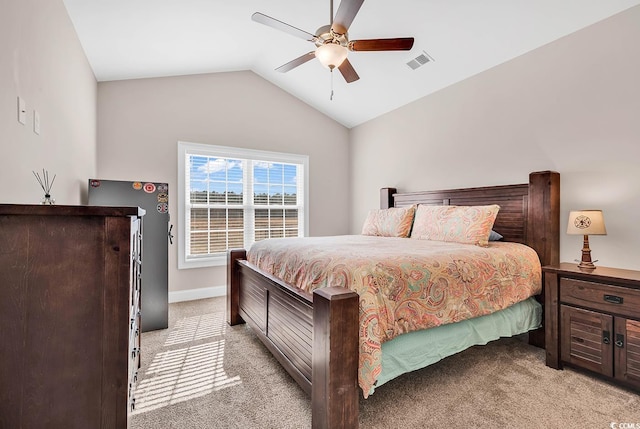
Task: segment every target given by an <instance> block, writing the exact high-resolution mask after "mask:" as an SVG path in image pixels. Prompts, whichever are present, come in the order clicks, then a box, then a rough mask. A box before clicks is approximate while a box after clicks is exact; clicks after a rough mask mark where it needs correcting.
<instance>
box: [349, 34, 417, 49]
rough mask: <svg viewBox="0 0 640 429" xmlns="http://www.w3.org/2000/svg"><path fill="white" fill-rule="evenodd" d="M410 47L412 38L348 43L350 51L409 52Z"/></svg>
mask: <svg viewBox="0 0 640 429" xmlns="http://www.w3.org/2000/svg"><path fill="white" fill-rule="evenodd" d="M412 47H413V37H399V38H396V39H368V40H353V41H351V42H350V43H349V49H350V50H352V51H409V50H410V49H411V48H412Z"/></svg>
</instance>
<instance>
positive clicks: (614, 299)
mask: <svg viewBox="0 0 640 429" xmlns="http://www.w3.org/2000/svg"><path fill="white" fill-rule="evenodd" d="M604 300H605V302H608V303H611V304H622V303H623V302H624V298H622V297H621V296H616V295H605V296H604Z"/></svg>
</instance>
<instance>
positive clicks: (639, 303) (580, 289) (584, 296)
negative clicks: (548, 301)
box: [560, 277, 640, 318]
mask: <svg viewBox="0 0 640 429" xmlns="http://www.w3.org/2000/svg"><path fill="white" fill-rule="evenodd" d="M560 301H561V302H564V303H568V304H574V305H579V306H582V307H589V308H591V309H594V310H601V311H606V312H608V313H614V314H620V315H623V316H628V317H635V318H637V317H639V316H640V290H635V289H629V288H625V287H620V286H613V285H608V284H602V283H595V282H589V281H585V280H576V279H571V278H566V277H562V278H561V279H560Z"/></svg>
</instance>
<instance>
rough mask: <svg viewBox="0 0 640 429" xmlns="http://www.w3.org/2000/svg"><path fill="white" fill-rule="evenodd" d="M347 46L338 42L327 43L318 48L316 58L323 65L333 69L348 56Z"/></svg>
mask: <svg viewBox="0 0 640 429" xmlns="http://www.w3.org/2000/svg"><path fill="white" fill-rule="evenodd" d="M347 53H348V52H347V48H345V47H344V46H342V45H338V44H336V43H325V44H324V45H320V46H318V48H317V49H316V58H317V59H318V61H320V64H322V65H323V66H325V67H327V68H329V69H333V68H335V67H338V66H340V64H342V62H343V61H344V60H345V59H346V58H347Z"/></svg>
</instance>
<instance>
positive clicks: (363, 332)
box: [247, 235, 542, 398]
mask: <svg viewBox="0 0 640 429" xmlns="http://www.w3.org/2000/svg"><path fill="white" fill-rule="evenodd" d="M247 259H248V261H249V262H251V263H252V264H254V265H256V266H257V267H259V268H260V269H262V270H263V271H266V272H269V273H271V274H273V275H274V276H276V277H278V278H280V279H282V280H284V281H286V282H287V283H289V284H291V285H293V286H296V287H298V288H301V289H303V290H306V291H308V292H311V291H313V290H314V289H316V288H320V287H324V286H343V287H348V288H350V289H352V290H354V291H355V292H357V293H358V295H359V296H360V361H359V370H358V382H359V385H360V387H361V389H362V392H363V394H364V397H365V398H366V397H367V396H368V395H369V392H370V391H371V388H372V387H373V386H375V383H376V380H377V378H378V375H379V374H380V371H381V362H382V355H381V353H382V352H381V346H382V343H384V342H385V341H388V340H390V339H392V338H394V337H396V336H398V335H400V334H403V333H406V332H410V331H415V330H419V329H427V328H432V327H435V326H439V325H443V324H447V323H454V322H458V321H461V320H465V319H470V318H473V317H478V316H483V315H486V314H490V313H493V312H495V311H499V310H502V309H504V308H507V307H509V306H510V305H512V304H515V303H517V302H519V301H523V300H525V299H527V298H528V297H530V296H532V295H536V294H538V293H540V291H541V289H542V274H541V267H540V261H539V259H538V255H537V254H536V252H535V251H534V250H533V249H531V248H529V247H527V246H525V245H522V244H517V243H506V242H491V243H490V245H489V247H479V246H475V245H471V244H457V243H451V242H441V241H429V240H418V239H411V238H395V237H374V236H364V235H347V236H335V237H306V238H282V239H270V240H264V241H259V242H257V243H255V244H254V245H253V246H252V247H251V249H250V250H249V251H248V254H247Z"/></svg>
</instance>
